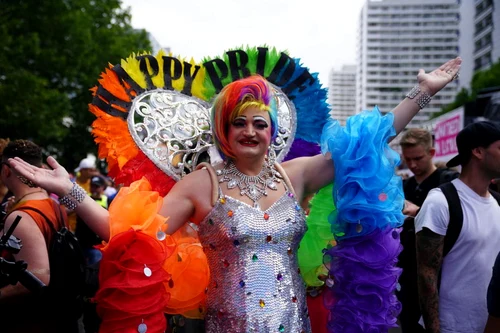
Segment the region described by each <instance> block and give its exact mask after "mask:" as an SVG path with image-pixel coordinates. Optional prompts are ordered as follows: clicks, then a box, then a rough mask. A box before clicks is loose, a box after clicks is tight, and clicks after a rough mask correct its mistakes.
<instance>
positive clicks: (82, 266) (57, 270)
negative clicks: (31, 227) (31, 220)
mask: <svg viewBox="0 0 500 333" xmlns="http://www.w3.org/2000/svg"><path fill="white" fill-rule="evenodd" d="M53 206H54V209H55V210H56V211H57V210H58V211H59V218H58V221H57V229H56V228H54V225H53V224H52V223H51V222H50V220H49V219H48V218H47V216H46V215H45V214H43V213H42V212H41V211H40V210H39V209H36V208H33V207H21V208H20V209H18V211H28V210H29V211H34V212H36V213H37V214H39V215H40V216H42V217H43V218H44V219H45V220H46V222H47V225H49V226H50V227H51V229H52V232H53V236H52V242H51V244H49V245H48V248H49V252H48V254H49V264H50V282H49V285H48V288H47V291H46V293H45V294H44V295H45V297H47V299H48V300H49V301H50V303H51V304H57V305H59V306H61V305H62V306H63V307H64V312H65V313H66V315H70V316H71V315H74V316H76V317H79V316H80V315H81V313H82V305H83V297H84V293H85V287H86V274H87V272H86V263H85V257H84V255H83V251H82V249H81V247H80V244H79V243H78V240H77V238H76V237H75V235H74V234H73V233H72V232H71V231H69V230H68V229H67V228H66V223H65V219H64V215H63V213H62V210H61V207H60V206H59V205H57V204H56V203H55V202H53ZM28 270H29V268H28ZM76 317H75V318H76Z"/></svg>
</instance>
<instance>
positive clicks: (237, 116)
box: [9, 58, 461, 332]
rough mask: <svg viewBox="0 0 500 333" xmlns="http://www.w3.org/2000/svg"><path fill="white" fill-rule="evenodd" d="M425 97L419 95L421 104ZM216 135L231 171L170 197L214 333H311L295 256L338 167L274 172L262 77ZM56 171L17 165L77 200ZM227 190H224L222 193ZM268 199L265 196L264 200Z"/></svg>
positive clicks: (185, 183) (288, 166) (409, 107)
mask: <svg viewBox="0 0 500 333" xmlns="http://www.w3.org/2000/svg"><path fill="white" fill-rule="evenodd" d="M460 62H461V60H460V59H459V58H457V59H454V60H451V61H449V62H448V63H446V64H444V65H443V66H441V67H440V68H439V69H436V70H435V71H433V72H431V73H425V72H424V71H423V70H421V72H419V75H418V77H417V79H418V85H419V88H420V93H419V94H425V93H427V94H429V95H430V96H432V95H434V94H435V93H437V92H438V91H439V90H441V89H442V88H443V87H444V86H445V85H446V84H448V83H449V82H450V81H451V80H452V79H453V77H454V76H455V75H456V73H457V72H458V70H459V67H460ZM417 98H418V95H417ZM419 110H420V106H419V105H418V104H417V103H415V99H410V98H406V99H405V100H403V101H402V102H401V103H400V104H399V105H398V106H397V107H396V108H395V109H394V110H393V111H392V112H393V114H394V128H395V130H396V132H397V133H399V132H400V131H401V130H402V129H403V128H404V127H405V126H406V125H407V124H408V122H409V121H410V120H411V119H412V118H413V117H414V116H415V115H416V113H417V112H418V111H419ZM213 120H214V123H213V124H212V128H213V131H214V137H215V141H216V145H217V147H218V148H219V150H220V152H221V153H222V155H223V156H224V160H225V163H223V164H221V165H219V166H218V167H217V170H215V172H214V170H212V168H211V167H207V168H206V169H204V170H198V171H195V172H192V173H190V174H188V175H187V176H185V177H184V178H183V179H182V180H181V181H179V182H178V183H177V184H176V185H175V186H174V187H173V188H172V190H171V191H170V192H169V194H168V195H167V196H166V197H165V198H164V201H163V207H162V208H161V210H160V214H162V215H164V216H168V217H169V220H168V229H167V233H169V234H171V233H174V232H175V231H176V230H177V229H179V228H180V227H181V226H182V225H183V224H184V223H186V221H191V222H193V223H195V224H198V226H199V237H200V240H201V243H202V245H203V247H204V248H205V249H206V251H205V252H206V255H207V259H208V263H209V267H210V270H211V277H210V284H209V286H208V288H207V314H206V331H207V332H268V331H273V332H275V331H279V332H285V331H287V332H310V330H311V329H310V323H309V318H308V315H307V305H306V301H305V288H304V284H303V281H302V279H301V277H300V274H299V272H298V265H297V260H296V256H295V253H296V250H297V247H298V244H299V241H300V239H301V238H302V235H303V234H304V232H305V229H306V226H305V218H304V212H303V211H302V208H301V207H300V204H299V203H300V202H301V200H302V198H304V197H305V196H307V195H309V194H311V193H315V192H316V191H318V190H319V189H321V188H322V187H324V186H326V185H327V184H329V183H331V182H332V181H333V180H334V175H335V172H334V166H333V163H332V161H331V159H329V158H326V157H325V156H323V155H317V156H314V157H303V158H297V159H294V160H291V161H287V162H284V163H282V164H281V165H279V164H274V163H273V161H272V156H267V152H268V147H269V146H270V143H271V140H272V138H273V136H274V135H275V134H276V130H277V125H276V109H275V107H274V106H273V96H272V93H271V89H270V85H269V84H268V83H267V81H265V79H263V78H261V77H258V76H254V77H249V78H246V79H241V80H238V81H235V82H233V83H230V84H229V85H227V86H226V87H225V88H224V89H223V90H222V91H221V93H220V94H219V95H218V97H217V98H216V101H215V104H214V107H213ZM47 162H48V164H49V165H50V166H51V167H52V168H53V170H43V169H39V168H35V167H33V166H31V165H29V164H27V163H25V162H23V161H22V160H19V159H15V160H9V163H10V164H11V166H12V167H13V168H15V169H16V171H17V172H19V173H20V174H22V175H23V176H25V177H27V178H28V179H29V180H30V181H33V182H34V183H35V184H37V185H39V186H41V187H43V188H46V189H47V190H49V191H51V192H54V193H57V194H59V195H60V196H61V197H64V196H66V195H68V194H69V193H70V192H71V191H72V189H73V185H74V184H73V183H71V182H70V181H69V180H68V179H69V178H68V174H67V172H66V170H65V169H64V168H63V167H62V166H60V165H59V164H58V163H57V162H56V160H55V159H53V158H51V157H49V159H48V160H47ZM219 184H220V185H219ZM264 192H265V193H264ZM78 201H79V202H78V205H77V207H76V211H77V213H78V214H79V216H80V217H81V218H82V219H83V220H84V221H86V223H88V225H89V226H90V227H91V228H92V229H93V230H94V231H95V232H96V233H97V234H98V235H99V236H100V237H101V238H102V239H104V240H107V239H108V238H109V232H110V231H109V225H108V211H107V210H105V209H103V208H102V207H100V206H99V205H98V204H96V203H95V201H94V200H92V199H91V198H89V197H85V198H83V199H82V200H78Z"/></svg>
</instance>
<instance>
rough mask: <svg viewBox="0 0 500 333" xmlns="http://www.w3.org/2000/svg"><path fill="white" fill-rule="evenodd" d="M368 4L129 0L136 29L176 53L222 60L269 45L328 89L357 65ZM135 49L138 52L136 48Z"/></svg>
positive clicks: (345, 0)
mask: <svg viewBox="0 0 500 333" xmlns="http://www.w3.org/2000/svg"><path fill="white" fill-rule="evenodd" d="M365 1H366V0H211V1H210V0H123V6H125V7H130V8H131V13H132V25H133V26H134V27H135V28H144V29H146V30H148V31H149V32H151V33H152V34H153V36H154V37H155V38H156V40H158V42H159V43H160V45H162V46H163V47H170V48H171V51H172V52H173V54H174V55H180V56H183V57H193V58H194V59H195V60H196V61H201V60H202V58H203V57H204V56H217V55H220V54H222V53H223V52H224V50H227V49H231V48H235V47H238V46H241V45H249V46H259V45H263V44H267V45H269V46H275V47H276V48H277V49H278V50H288V51H289V53H290V55H291V56H292V57H294V58H301V59H302V60H303V63H304V65H305V66H307V67H309V69H310V70H311V72H318V73H319V74H320V75H319V78H320V80H321V82H322V83H323V84H324V85H325V86H326V85H327V80H328V73H329V72H330V70H331V69H332V68H334V69H340V67H341V66H342V65H347V64H354V63H355V61H356V38H357V29H358V22H359V14H360V11H361V8H362V7H363V4H364V3H365ZM132 51H135V50H131V52H132Z"/></svg>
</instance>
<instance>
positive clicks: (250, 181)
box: [217, 160, 282, 208]
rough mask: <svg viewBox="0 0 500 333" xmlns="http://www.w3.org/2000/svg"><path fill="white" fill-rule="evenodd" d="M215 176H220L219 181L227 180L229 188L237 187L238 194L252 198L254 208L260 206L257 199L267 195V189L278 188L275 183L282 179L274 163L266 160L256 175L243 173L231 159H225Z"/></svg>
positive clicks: (224, 181) (274, 189)
mask: <svg viewBox="0 0 500 333" xmlns="http://www.w3.org/2000/svg"><path fill="white" fill-rule="evenodd" d="M217 176H222V177H221V178H220V180H219V183H226V182H227V188H228V189H229V190H230V189H233V188H235V187H238V188H239V189H240V194H241V195H244V196H247V197H248V198H249V199H250V200H252V201H253V206H254V207H255V208H260V206H259V202H258V201H259V200H260V198H262V197H263V196H267V189H271V190H273V191H276V190H277V189H278V186H277V183H280V182H281V179H282V176H281V174H280V173H279V172H278V171H277V170H276V168H275V167H274V164H271V163H269V162H268V161H267V160H266V161H265V162H264V166H263V167H262V170H261V171H260V172H259V174H258V175H256V176H248V175H245V174H244V173H243V172H241V171H240V170H238V169H237V168H236V165H234V162H233V161H232V160H229V161H226V162H225V163H224V168H222V169H220V170H217Z"/></svg>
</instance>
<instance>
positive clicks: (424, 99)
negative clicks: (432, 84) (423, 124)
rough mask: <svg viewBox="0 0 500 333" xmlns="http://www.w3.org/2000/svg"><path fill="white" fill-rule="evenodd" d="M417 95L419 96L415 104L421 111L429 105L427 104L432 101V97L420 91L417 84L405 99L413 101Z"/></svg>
mask: <svg viewBox="0 0 500 333" xmlns="http://www.w3.org/2000/svg"><path fill="white" fill-rule="evenodd" d="M419 94H420V96H419V97H418V98H417V99H416V100H415V103H417V104H418V106H419V108H420V109H423V108H425V107H426V106H427V104H429V102H430V101H431V100H432V97H431V95H429V94H428V93H427V92H425V91H422V90H421V89H420V87H419V85H418V84H417V85H416V86H414V87H413V88H412V89H411V90H410V91H409V92H408V93H407V94H406V97H408V98H409V99H414V98H415V97H416V96H417V95H419Z"/></svg>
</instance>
